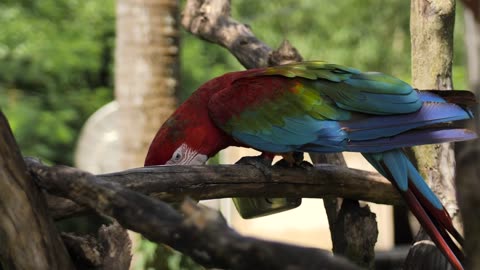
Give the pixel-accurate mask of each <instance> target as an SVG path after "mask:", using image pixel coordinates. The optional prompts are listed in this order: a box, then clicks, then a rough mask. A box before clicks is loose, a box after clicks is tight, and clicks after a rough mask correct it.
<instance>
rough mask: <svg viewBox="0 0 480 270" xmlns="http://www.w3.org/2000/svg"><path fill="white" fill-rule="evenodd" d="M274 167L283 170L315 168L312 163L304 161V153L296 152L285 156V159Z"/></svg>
mask: <svg viewBox="0 0 480 270" xmlns="http://www.w3.org/2000/svg"><path fill="white" fill-rule="evenodd" d="M273 166H275V167H282V168H300V169H304V170H310V169H311V168H313V165H312V163H310V162H308V161H305V160H303V152H294V153H291V154H288V155H284V156H283V159H281V160H279V161H278V162H277V163H275V164H274V165H273Z"/></svg>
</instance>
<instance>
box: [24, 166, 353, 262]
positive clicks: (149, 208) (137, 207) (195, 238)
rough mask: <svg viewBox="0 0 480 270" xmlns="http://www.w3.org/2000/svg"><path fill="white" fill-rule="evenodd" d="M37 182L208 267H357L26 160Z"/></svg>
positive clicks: (185, 207)
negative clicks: (244, 235)
mask: <svg viewBox="0 0 480 270" xmlns="http://www.w3.org/2000/svg"><path fill="white" fill-rule="evenodd" d="M28 163H29V167H30V170H31V172H35V174H34V176H35V180H36V181H37V183H38V184H39V185H40V186H41V187H43V188H44V189H46V190H47V191H48V192H50V193H52V194H55V195H58V196H62V197H66V198H69V199H72V200H74V201H75V202H76V203H79V204H81V205H84V206H87V207H90V208H92V209H95V210H96V211H97V212H99V213H103V214H106V215H109V216H111V217H113V218H115V219H116V220H117V221H118V222H119V223H120V224H121V225H122V226H123V227H125V228H127V229H130V230H133V231H136V232H139V233H141V234H142V235H144V236H145V237H146V238H148V239H150V240H152V241H156V242H161V243H166V244H168V245H170V246H172V247H174V248H175V249H177V250H179V251H181V252H183V253H185V254H188V255H189V256H191V257H192V258H193V259H195V260H196V261H197V262H199V263H201V264H203V265H205V266H209V267H221V268H227V269H358V267H356V266H354V265H353V264H351V263H349V262H348V261H346V260H344V259H342V258H339V257H333V256H331V255H330V253H329V252H327V251H323V250H320V249H315V248H305V247H299V246H293V245H287V244H281V243H276V242H270V241H264V240H259V239H255V238H249V237H243V236H241V235H239V234H238V233H237V232H235V231H234V230H233V229H231V228H230V227H228V226H227V224H226V222H225V220H224V219H223V217H222V216H221V214H220V213H218V212H216V211H213V210H209V209H208V208H205V207H200V206H197V205H195V204H194V203H192V202H191V201H190V200H186V201H185V202H184V203H183V204H182V206H181V210H182V212H183V214H180V213H178V212H176V211H175V210H174V209H173V208H171V207H170V206H169V205H168V204H166V203H164V202H162V201H159V200H155V199H153V198H150V197H147V196H145V195H142V194H140V193H138V192H135V191H132V190H130V189H128V188H126V187H124V186H122V185H121V184H119V183H115V182H112V181H109V180H110V179H111V178H110V179H109V178H108V177H106V178H103V179H102V178H101V177H96V176H94V175H92V174H90V173H87V172H83V171H80V170H77V169H74V168H70V167H65V166H56V167H48V166H45V165H42V164H40V163H38V162H35V161H33V160H31V159H30V160H28Z"/></svg>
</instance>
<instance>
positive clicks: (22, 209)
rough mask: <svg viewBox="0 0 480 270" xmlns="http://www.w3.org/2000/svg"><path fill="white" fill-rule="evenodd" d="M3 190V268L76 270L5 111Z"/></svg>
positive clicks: (0, 158) (0, 134)
mask: <svg viewBox="0 0 480 270" xmlns="http://www.w3.org/2000/svg"><path fill="white" fill-rule="evenodd" d="M0 191H1V193H2V195H1V196H0V217H1V218H0V239H1V241H0V242H1V244H0V265H1V266H2V267H3V268H4V269H25V270H29V269H45V270H48V269H61V270H63V269H73V265H72V262H71V260H70V256H69V255H68V253H67V250H66V249H65V246H64V245H63V243H62V241H61V239H60V235H59V234H58V232H57V231H56V229H55V225H54V224H53V221H52V219H51V217H50V216H49V215H48V213H47V205H46V203H45V199H44V197H43V194H42V192H41V191H40V189H39V188H38V187H37V186H36V185H35V184H34V182H33V180H32V178H31V176H30V175H29V174H28V173H27V169H26V167H25V163H24V162H23V159H22V156H21V154H20V151H19V149H18V146H17V144H16V142H15V139H14V138H13V135H12V132H11V130H10V127H9V125H8V122H7V120H6V119H5V117H4V115H3V113H2V112H1V111H0ZM0 268H1V267H0Z"/></svg>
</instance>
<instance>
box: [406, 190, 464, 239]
mask: <svg viewBox="0 0 480 270" xmlns="http://www.w3.org/2000/svg"><path fill="white" fill-rule="evenodd" d="M409 189H411V190H412V192H413V194H414V195H415V197H416V198H417V199H418V201H419V202H420V204H421V205H422V206H423V207H424V208H425V209H426V210H427V213H428V215H429V216H430V218H431V219H432V220H437V221H438V223H440V224H439V225H441V226H442V227H444V228H445V230H447V231H448V232H449V233H450V234H451V235H452V236H453V238H455V240H457V242H458V243H459V244H460V245H461V246H463V242H464V239H463V236H462V235H461V234H460V233H459V232H458V231H457V229H456V228H455V227H454V226H453V223H452V218H451V217H450V214H448V212H447V210H446V209H445V208H442V209H437V208H436V207H435V206H433V205H432V204H431V203H430V202H429V201H428V200H427V199H426V198H425V197H424V196H423V195H422V194H421V193H420V192H419V191H418V189H417V188H416V187H415V185H412V184H410V185H409Z"/></svg>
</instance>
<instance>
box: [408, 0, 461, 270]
mask: <svg viewBox="0 0 480 270" xmlns="http://www.w3.org/2000/svg"><path fill="white" fill-rule="evenodd" d="M454 23H455V1H454V0H431V1H426V0H412V1H411V14H410V32H411V43H412V85H413V86H414V87H415V88H417V89H420V90H421V89H439V90H452V88H453V85H452V56H453V27H454ZM412 152H413V155H414V156H415V158H416V160H417V166H418V169H419V171H420V173H421V175H422V176H423V178H424V179H425V180H426V182H427V183H428V184H429V186H430V187H431V188H432V190H433V191H434V192H435V193H436V194H437V196H438V197H439V199H440V200H441V201H442V203H443V205H444V206H445V208H446V209H447V211H448V212H449V213H450V215H451V216H452V218H453V219H454V224H455V225H456V227H457V228H460V226H459V222H460V221H459V217H458V216H459V215H458V214H459V211H458V206H457V202H456V197H455V188H454V175H455V157H454V151H453V144H449V143H444V144H437V145H427V146H419V147H414V148H413V151H412ZM419 235H423V234H419ZM417 240H421V239H417ZM422 243H426V242H422ZM425 246H426V245H424V244H419V245H415V246H414V247H413V248H412V249H411V250H410V253H409V257H410V258H407V261H408V260H414V259H413V258H417V259H419V258H418V257H416V256H420V258H422V261H431V260H425V256H433V257H436V256H440V257H439V259H440V260H441V261H442V263H440V264H441V265H448V262H447V260H446V259H445V257H444V256H443V255H442V254H441V253H440V252H439V250H438V249H437V248H435V246H434V245H427V246H428V247H427V248H426V247H425ZM421 251H424V252H426V254H425V253H423V254H422V255H419V254H418V252H421ZM433 261H436V260H433ZM437 262H438V261H437ZM408 265H410V264H408ZM413 265H415V268H417V267H422V266H421V265H420V264H418V261H417V262H415V263H413ZM423 267H426V266H425V265H423ZM424 269H430V268H428V267H427V268H424ZM431 269H433V268H431ZM443 269H445V267H443Z"/></svg>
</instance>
